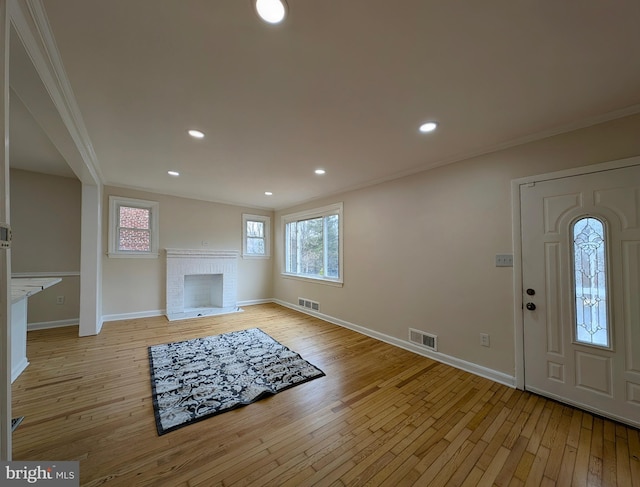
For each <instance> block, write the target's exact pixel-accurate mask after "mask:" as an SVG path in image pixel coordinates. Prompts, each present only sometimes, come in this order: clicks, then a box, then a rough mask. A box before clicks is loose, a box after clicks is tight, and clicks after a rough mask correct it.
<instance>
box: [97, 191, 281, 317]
mask: <svg viewBox="0 0 640 487" xmlns="http://www.w3.org/2000/svg"><path fill="white" fill-rule="evenodd" d="M110 195H115V196H124V197H127V198H138V199H144V200H149V201H157V202H159V203H160V249H161V252H160V256H159V257H158V258H157V259H135V258H124V259H123V258H110V257H107V256H106V255H105V256H104V258H103V266H102V271H103V279H102V289H103V294H102V296H103V301H102V309H103V314H104V315H105V316H106V317H107V318H108V317H109V316H110V315H111V316H113V315H122V314H128V313H145V312H150V311H154V312H158V311H160V312H162V311H164V309H165V301H166V298H165V279H166V271H165V265H166V264H165V257H164V253H163V252H162V249H165V248H183V249H199V248H208V249H212V250H237V251H239V252H240V253H241V252H242V214H243V213H251V214H256V215H266V216H273V214H272V212H270V211H264V210H259V209H255V208H243V207H239V206H232V205H223V204H218V203H210V202H206V201H199V200H192V199H187V198H178V197H174V196H167V195H161V194H155V193H146V192H142V191H135V190H130V189H123V188H115V187H109V186H106V187H105V190H104V203H103V208H104V218H103V222H104V226H103V235H104V241H103V248H105V249H107V248H108V246H107V239H108V233H109V230H108V222H109V196H110ZM203 241H206V242H208V243H209V245H208V246H207V247H203V245H202V242H203ZM272 267H273V260H272V259H246V260H245V259H242V258H240V260H239V262H238V301H240V302H242V301H253V300H264V299H270V298H271V296H272V294H273V293H272Z"/></svg>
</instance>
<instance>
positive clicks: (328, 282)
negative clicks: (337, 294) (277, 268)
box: [280, 272, 344, 287]
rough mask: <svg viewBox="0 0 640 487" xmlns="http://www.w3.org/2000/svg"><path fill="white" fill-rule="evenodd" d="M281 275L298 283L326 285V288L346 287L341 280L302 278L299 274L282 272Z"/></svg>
mask: <svg viewBox="0 0 640 487" xmlns="http://www.w3.org/2000/svg"><path fill="white" fill-rule="evenodd" d="M280 275H281V276H282V277H283V278H285V279H294V280H296V281H304V282H314V283H316V284H324V285H326V286H333V287H343V286H344V282H343V281H341V280H340V281H338V280H335V279H323V278H321V277H307V276H300V275H297V274H287V273H285V272H282V273H281V274H280Z"/></svg>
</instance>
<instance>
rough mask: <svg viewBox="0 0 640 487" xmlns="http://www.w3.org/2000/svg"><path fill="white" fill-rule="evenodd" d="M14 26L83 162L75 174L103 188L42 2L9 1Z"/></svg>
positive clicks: (101, 177)
mask: <svg viewBox="0 0 640 487" xmlns="http://www.w3.org/2000/svg"><path fill="white" fill-rule="evenodd" d="M8 8H9V15H10V19H11V24H12V25H13V28H14V29H15V31H16V33H17V34H18V37H19V38H20V40H21V41H22V44H23V46H24V48H25V50H26V52H27V54H28V55H29V58H30V59H31V62H32V63H33V66H34V68H35V70H36V71H37V73H38V75H39V76H40V79H41V80H42V83H43V85H44V87H45V89H46V90H47V92H48V94H49V96H50V97H51V100H52V102H53V104H54V105H55V107H56V109H57V110H58V113H59V114H60V118H61V119H62V122H63V124H64V126H65V127H66V129H67V130H68V132H69V135H70V136H71V139H72V140H73V142H74V144H75V146H76V148H77V150H78V153H79V155H80V158H81V160H82V162H83V163H84V166H85V167H83V168H82V170H81V171H80V172H81V174H78V173H77V171H74V172H76V175H77V176H78V178H79V179H80V180H81V181H82V182H83V183H86V184H92V185H103V184H104V177H103V175H102V172H101V170H100V166H99V163H98V158H97V156H96V154H95V151H94V149H93V144H92V143H91V139H90V138H89V133H88V132H87V129H86V127H85V125H84V121H83V119H82V115H81V113H80V109H79V108H78V104H77V102H76V99H75V95H74V94H73V89H72V88H71V83H70V82H69V79H68V78H67V74H66V71H65V69H64V65H63V63H62V58H61V56H60V52H59V51H58V47H57V44H56V41H55V38H54V36H53V32H52V31H51V26H50V24H49V19H48V18H47V14H46V11H45V8H44V5H43V4H42V2H41V0H9V2H8Z"/></svg>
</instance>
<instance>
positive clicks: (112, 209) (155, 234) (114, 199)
mask: <svg viewBox="0 0 640 487" xmlns="http://www.w3.org/2000/svg"><path fill="white" fill-rule="evenodd" d="M119 206H129V207H131V208H144V209H146V210H150V211H151V220H150V222H149V225H150V226H151V228H150V234H151V235H150V236H151V251H150V252H135V251H127V250H118V242H117V238H118V232H117V231H116V228H117V225H118V211H117V210H118V207H119ZM159 209H160V203H158V202H157V201H147V200H138V199H134V198H124V197H122V196H109V251H108V253H107V255H108V256H109V257H112V258H113V257H115V258H138V259H156V258H157V257H158V248H159V236H160V232H159V224H158V222H159V215H158V212H159Z"/></svg>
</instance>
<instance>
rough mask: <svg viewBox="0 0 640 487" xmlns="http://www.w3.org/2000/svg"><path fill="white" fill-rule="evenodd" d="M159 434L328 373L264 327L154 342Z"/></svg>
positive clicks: (151, 353)
mask: <svg viewBox="0 0 640 487" xmlns="http://www.w3.org/2000/svg"><path fill="white" fill-rule="evenodd" d="M149 364H150V366H151V388H152V391H153V407H154V411H155V417H156V427H157V428H158V435H163V434H165V433H168V432H170V431H174V430H176V429H178V428H181V427H182V426H186V425H188V424H191V423H195V422H196V421H200V420H202V419H205V418H208V417H211V416H213V415H215V414H219V413H223V412H225V411H229V410H231V409H235V408H238V407H240V406H246V405H247V404H250V403H252V402H255V401H257V400H258V399H261V398H262V397H265V396H267V395H272V394H276V393H277V392H280V391H283V390H285V389H287V388H289V387H293V386H296V385H298V384H302V383H303V382H307V381H310V380H312V379H315V378H317V377H322V376H324V375H325V374H324V372H322V371H321V370H320V369H318V368H317V367H315V366H313V365H311V364H310V363H309V362H307V361H306V360H304V359H303V358H302V357H301V356H300V355H298V354H297V353H295V352H292V351H291V350H289V349H288V348H287V347H285V346H284V345H282V344H280V343H278V342H277V341H275V340H274V339H273V338H271V337H270V336H269V335H267V334H266V333H265V332H263V331H262V330H260V329H258V328H252V329H249V330H243V331H235V332H232V333H225V334H224V335H215V336H209V337H204V338H196V339H195V340H187V341H184V342H174V343H167V344H164V345H154V346H151V347H149Z"/></svg>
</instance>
